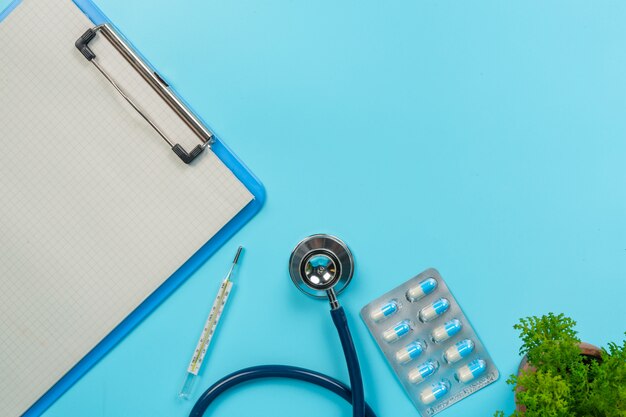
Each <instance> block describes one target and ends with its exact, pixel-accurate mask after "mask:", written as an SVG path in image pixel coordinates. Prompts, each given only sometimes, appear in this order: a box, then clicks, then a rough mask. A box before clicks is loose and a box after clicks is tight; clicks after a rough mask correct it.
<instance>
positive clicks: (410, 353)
mask: <svg viewBox="0 0 626 417" xmlns="http://www.w3.org/2000/svg"><path fill="white" fill-rule="evenodd" d="M424 350H426V346H425V344H424V343H423V342H420V341H415V342H413V343H409V344H408V345H406V346H405V347H403V348H402V349H400V350H399V351H397V352H396V362H398V363H399V364H405V363H409V362H411V361H412V360H413V359H415V358H417V357H418V356H419V355H421V354H422V352H424Z"/></svg>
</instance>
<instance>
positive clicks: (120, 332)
mask: <svg viewBox="0 0 626 417" xmlns="http://www.w3.org/2000/svg"><path fill="white" fill-rule="evenodd" d="M72 1H73V2H74V3H75V4H76V5H77V6H78V7H79V8H80V10H81V11H82V12H83V13H84V14H85V15H86V16H87V17H88V18H89V19H90V20H91V21H92V22H93V23H94V25H100V24H104V23H112V22H111V21H110V20H109V19H108V18H107V17H106V16H105V15H104V13H102V11H101V10H100V9H99V8H98V7H97V6H96V5H95V4H94V3H92V1H91V0H72ZM20 2H21V0H13V1H11V3H9V5H8V6H7V7H6V8H5V9H4V10H2V11H0V22H2V20H4V18H6V17H7V16H8V15H9V14H10V13H11V12H12V11H13V10H14V9H15V8H16V7H17V6H18V5H19V3H20ZM78 35H80V34H77V36H78ZM142 58H144V57H142ZM144 61H145V62H148V63H149V61H147V60H146V59H145V58H144ZM185 104H187V103H185ZM196 116H197V115H196ZM198 118H199V119H200V120H202V118H201V117H199V116H198ZM202 122H203V123H204V124H205V125H207V126H209V125H208V124H206V123H205V122H204V120H202ZM214 139H215V142H214V143H213V145H212V146H211V150H212V151H213V153H214V154H215V155H216V156H217V157H218V158H220V160H221V161H222V162H223V163H224V165H226V166H227V167H228V168H229V169H230V170H231V171H232V172H233V174H235V176H236V177H237V178H238V179H239V181H241V182H242V183H243V184H244V185H245V186H246V188H247V189H248V190H249V191H250V193H252V195H253V196H254V199H253V200H252V201H251V202H250V203H248V205H247V206H246V207H244V208H243V209H242V210H241V211H240V212H239V213H238V214H237V215H236V216H235V217H233V218H232V219H231V220H230V222H228V223H227V224H226V226H224V227H223V228H222V229H221V230H220V231H219V232H218V233H217V234H215V235H214V236H213V237H212V238H211V239H210V240H209V241H208V242H207V243H205V244H204V246H202V248H200V249H199V250H198V251H197V252H196V253H195V254H194V255H193V256H192V257H191V258H189V259H188V260H187V262H185V263H184V264H183V265H182V266H181V267H180V268H178V270H177V271H176V272H175V273H174V274H173V275H172V276H171V277H169V278H168V279H167V280H166V281H165V282H164V283H163V284H162V285H161V286H159V287H158V288H157V289H156V290H155V291H154V292H153V293H152V294H151V295H150V296H149V297H148V298H147V299H146V300H145V301H144V302H143V303H142V304H141V305H139V307H137V308H136V309H135V310H134V311H133V312H132V313H131V314H130V315H128V316H127V317H126V318H125V319H124V320H123V321H122V322H121V323H120V324H119V325H118V326H117V327H116V328H115V329H114V330H113V331H112V332H111V333H109V334H108V335H107V336H106V337H105V338H104V339H103V340H102V341H101V342H100V343H98V345H97V346H96V347H94V348H93V349H92V350H91V351H90V352H89V353H88V354H87V355H85V357H83V358H82V359H81V360H80V361H79V362H78V363H77V364H76V365H74V367H73V368H72V369H71V370H70V371H69V372H68V373H67V374H65V375H64V376H63V377H62V378H61V379H60V380H59V381H57V383H56V384H55V385H54V386H52V387H51V388H50V389H49V390H48V391H47V392H46V393H45V394H44V395H43V396H41V398H39V399H38V400H37V402H35V403H34V404H33V405H32V406H31V407H30V408H29V409H28V410H27V411H26V412H25V413H24V414H23V417H36V416H40V415H41V414H43V412H44V411H45V410H46V409H47V408H48V407H50V405H52V403H54V401H56V400H57V399H58V398H59V397H60V396H61V395H63V393H65V391H67V390H68V389H69V388H70V387H71V386H72V385H73V384H74V383H75V382H76V381H78V380H79V379H80V378H81V377H82V376H83V375H84V374H85V373H87V371H89V369H91V367H92V366H94V365H95V364H96V363H97V362H98V361H99V360H100V359H101V358H103V357H104V356H105V355H106V354H107V352H108V351H109V350H111V349H112V348H113V347H115V345H116V344H117V343H118V342H120V341H121V340H122V339H123V338H124V337H125V336H126V335H127V334H128V333H130V332H131V331H132V330H133V329H134V328H135V326H137V325H138V324H139V323H140V322H141V321H142V320H143V319H144V318H145V317H146V316H148V315H149V314H150V313H151V312H152V311H153V310H154V309H155V308H156V307H157V306H158V305H159V304H161V302H163V301H164V300H165V299H166V298H167V297H168V296H169V295H170V294H171V293H172V292H174V290H176V288H178V286H179V285H181V284H182V283H183V282H184V281H185V280H186V279H187V278H188V277H189V276H190V275H191V274H192V273H193V272H194V271H196V270H197V269H198V268H199V267H200V266H201V265H202V264H203V263H204V262H205V261H206V260H207V259H208V258H209V257H210V256H211V255H212V254H213V253H215V252H216V251H217V250H218V249H219V248H220V247H221V246H222V245H223V244H224V243H225V242H226V241H227V240H228V239H229V238H230V237H231V236H232V235H234V234H235V233H236V232H237V231H238V230H239V229H241V228H242V227H243V225H244V224H246V223H247V222H248V221H249V220H250V219H252V217H254V215H255V214H256V213H258V212H259V210H260V209H261V207H262V206H263V203H264V202H265V189H264V188H263V185H262V184H261V183H260V181H259V180H258V178H256V177H255V176H254V174H252V172H250V170H249V169H248V168H247V167H246V166H245V165H244V164H243V162H241V160H239V158H237V156H236V155H235V154H234V153H233V152H232V151H231V150H230V149H229V148H228V147H227V146H226V145H225V144H224V142H222V141H221V140H220V139H219V138H217V137H214Z"/></svg>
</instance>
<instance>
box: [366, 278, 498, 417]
mask: <svg viewBox="0 0 626 417" xmlns="http://www.w3.org/2000/svg"><path fill="white" fill-rule="evenodd" d="M361 317H362V318H363V320H364V321H365V324H366V325H367V328H368V329H369V331H370V333H371V334H372V336H373V337H374V339H375V340H376V343H377V344H378V347H379V348H380V349H381V350H382V352H383V354H384V355H385V357H386V358H387V362H389V365H391V367H392V368H393V370H394V372H395V374H396V376H397V377H398V379H399V380H400V382H401V383H402V385H403V386H404V389H405V390H406V392H407V394H408V395H409V397H410V398H411V400H412V401H413V403H414V404H415V407H416V408H417V410H418V411H419V412H420V414H421V415H422V416H432V415H435V414H437V413H438V412H440V411H442V410H444V409H446V408H448V407H450V406H451V405H452V404H454V403H456V402H459V401H461V400H462V399H463V398H465V397H467V396H468V395H471V394H473V393H474V392H476V391H478V390H479V389H481V388H484V387H486V386H487V385H489V384H491V383H492V382H495V381H496V380H497V379H498V377H499V376H500V373H499V372H498V369H497V368H496V366H495V364H494V363H493V361H492V360H491V357H490V356H489V354H488V353H487V350H486V349H485V347H484V346H483V344H482V343H481V342H480V339H479V338H478V335H477V334H476V332H475V331H474V329H473V328H472V326H471V325H470V323H469V321H468V320H467V317H465V314H463V311H462V310H461V307H460V306H459V304H458V303H457V301H456V299H455V298H454V296H453V295H452V293H451V292H450V290H449V289H448V286H447V285H446V283H445V282H444V280H443V279H442V278H441V275H439V272H437V270H435V269H428V270H426V271H424V272H422V273H421V274H419V275H417V276H416V277H413V278H411V279H410V280H408V281H407V282H405V283H404V284H402V285H400V286H399V287H396V288H394V289H393V290H391V291H389V292H388V293H386V294H385V295H383V296H381V297H378V298H377V299H375V300H374V301H372V302H371V303H369V304H368V305H366V306H365V307H363V309H361Z"/></svg>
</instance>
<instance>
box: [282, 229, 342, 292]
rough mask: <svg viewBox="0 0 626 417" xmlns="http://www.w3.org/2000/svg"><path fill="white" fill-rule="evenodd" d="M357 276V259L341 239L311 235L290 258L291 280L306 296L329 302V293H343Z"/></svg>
mask: <svg viewBox="0 0 626 417" xmlns="http://www.w3.org/2000/svg"><path fill="white" fill-rule="evenodd" d="M353 273H354V258H353V257H352V253H351V252H350V249H348V246H347V245H346V244H345V243H344V242H343V241H341V240H340V239H339V238H337V237H335V236H331V235H326V234H318V235H312V236H309V237H307V238H305V239H303V240H302V241H301V242H300V243H298V244H297V245H296V247H295V249H294V250H293V251H292V252H291V257H290V258H289V275H290V276H291V280H292V281H293V283H294V284H295V285H296V287H298V289H299V290H300V291H302V292H303V293H305V294H307V295H309V296H311V297H315V298H326V297H327V291H328V290H330V289H333V290H334V292H335V293H336V294H339V293H340V292H341V291H343V290H344V289H345V288H346V287H347V286H348V284H349V283H350V280H351V279H352V275H353Z"/></svg>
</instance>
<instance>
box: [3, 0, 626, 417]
mask: <svg viewBox="0 0 626 417" xmlns="http://www.w3.org/2000/svg"><path fill="white" fill-rule="evenodd" d="M3 3H6V1H4V0H3ZM96 4H98V6H100V7H101V9H102V10H103V11H104V13H105V14H106V15H107V16H108V17H109V18H110V19H111V20H112V21H113V22H115V23H116V25H117V26H118V27H119V28H120V29H121V30H122V31H123V32H124V33H125V34H126V35H127V37H128V38H129V39H130V40H131V41H132V42H133V43H134V44H135V45H136V46H137V47H138V48H139V49H140V50H141V51H142V53H143V54H144V55H145V56H146V57H147V58H148V59H149V60H150V61H151V62H152V63H153V64H154V65H155V66H156V67H157V68H158V69H159V70H160V72H161V73H162V74H163V75H164V76H165V78H167V80H168V81H169V82H170V83H171V84H173V85H174V87H175V88H176V89H177V90H178V91H179V92H180V93H181V94H182V95H183V96H184V97H185V99H186V100H187V101H188V102H189V103H190V104H191V105H192V107H193V108H194V109H195V110H196V111H197V112H198V113H199V114H200V115H201V116H202V117H203V118H204V119H205V120H207V121H208V122H209V124H210V125H211V126H212V127H213V129H214V130H215V131H216V132H217V133H218V134H219V135H220V137H221V138H222V139H223V140H224V141H225V142H226V143H227V144H228V145H229V146H230V147H231V148H232V149H233V150H234V151H235V153H237V155H238V156H240V157H241V158H242V159H243V161H244V162H245V163H246V164H247V165H248V166H249V167H250V168H251V169H252V171H253V172H255V174H257V175H258V176H259V177H260V179H261V181H262V182H263V183H264V184H265V186H266V188H267V192H268V200H267V203H266V206H265V207H264V209H263V210H262V211H261V213H260V214H259V215H257V217H255V218H254V219H253V220H252V222H250V223H249V224H248V225H247V226H246V227H245V228H244V229H243V230H242V231H241V232H239V233H238V234H237V235H235V237H234V238H233V239H231V240H230V241H229V242H228V243H227V244H226V245H225V246H224V247H223V248H222V249H221V250H220V251H219V252H217V253H216V255H215V256H213V257H212V258H211V259H210V261H208V262H207V263H206V264H205V265H204V266H203V267H202V268H201V269H200V270H199V271H198V272H197V273H196V274H194V275H193V276H192V277H191V278H190V279H189V280H188V281H187V282H186V283H185V284H184V285H183V286H182V287H181V288H180V289H179V290H178V291H176V292H175V293H174V294H173V295H172V296H171V297H169V298H168V299H167V301H166V302H164V303H163V304H162V305H161V306H160V307H159V308H158V309H157V311H155V312H154V313H153V314H152V315H151V316H149V317H148V318H147V319H146V320H145V321H144V322H143V323H142V324H141V325H140V326H139V327H138V328H137V329H136V330H135V331H134V332H133V333H132V334H130V335H129V336H128V337H127V338H125V340H124V341H123V342H122V343H120V344H119V345H118V346H117V347H116V348H115V349H114V350H113V351H111V352H110V354H108V355H107V356H106V357H105V358H104V359H103V360H102V361H100V362H99V363H98V364H97V365H96V366H95V367H94V368H93V369H92V370H91V371H90V372H89V373H88V374H87V375H86V376H85V377H83V378H82V379H81V380H80V382H78V383H77V384H76V385H74V386H73V387H72V388H71V389H70V390H69V391H68V392H67V393H66V394H65V395H64V396H63V397H62V398H61V399H60V400H58V401H57V402H56V403H55V404H54V405H53V406H52V407H51V408H50V409H49V410H48V411H47V412H46V413H45V416H46V417H61V416H62V417H73V416H85V415H88V416H92V417H100V416H103V417H104V416H114V417H124V416H175V415H177V416H183V415H186V413H188V411H189V410H190V408H191V406H192V403H191V402H180V401H178V400H177V399H176V394H177V392H178V390H179V388H180V385H181V384H182V382H183V378H184V373H185V368H186V366H187V363H188V360H189V357H190V355H191V353H192V350H193V347H194V346H195V343H196V340H197V337H198V332H199V330H200V328H201V327H202V324H203V322H204V319H205V317H206V314H207V312H208V310H209V308H210V304H211V302H212V298H213V296H214V294H215V291H216V290H217V288H218V285H219V281H220V280H221V278H222V277H223V275H224V273H225V272H226V270H227V268H228V264H229V262H230V261H231V258H232V256H233V254H234V251H235V249H236V246H237V245H239V244H243V245H244V246H245V247H246V253H245V254H244V256H243V258H242V264H241V269H240V270H239V275H238V276H237V277H236V279H235V281H236V284H235V285H236V287H235V291H234V293H233V295H232V297H233V299H232V303H231V304H230V305H229V308H228V311H227V312H226V316H225V319H224V320H223V322H222V324H221V328H220V329H219V330H218V334H217V338H216V343H215V344H214V345H213V346H212V347H211V349H210V352H209V356H208V359H207V361H206V365H205V369H204V370H203V373H202V378H201V385H202V387H207V386H208V385H210V384H211V383H212V382H213V381H214V380H216V379H217V378H219V377H221V376H222V375H223V374H225V373H228V372H231V371H233V370H236V369H239V368H241V367H245V366H250V365H256V364H261V363H285V364H293V365H299V366H305V367H311V368H314V369H316V370H319V371H322V372H327V373H330V374H331V375H335V376H337V377H339V378H341V379H343V380H347V372H346V370H345V366H344V363H343V359H342V358H341V355H339V354H338V351H339V349H340V347H339V342H338V340H337V338H336V336H335V334H334V328H333V326H332V324H331V321H330V319H329V317H328V314H327V310H328V307H327V304H326V303H325V302H321V301H316V300H311V299H305V298H303V296H302V295H301V294H300V293H299V292H298V291H297V290H295V288H294V287H293V285H292V284H291V281H290V280H289V277H288V274H287V260H288V257H289V253H290V251H291V249H292V248H293V246H294V245H295V244H296V243H297V242H298V241H299V240H300V239H301V238H302V237H304V236H306V235H308V234H311V233H317V232H328V233H333V234H336V235H338V236H340V237H341V238H343V239H344V240H345V241H346V242H347V243H348V244H349V245H350V247H351V249H352V250H353V252H354V254H355V257H356V262H357V268H356V274H355V279H354V282H353V283H352V285H351V286H350V288H349V289H348V290H347V291H346V293H345V294H344V296H343V297H342V303H343V304H344V306H345V307H346V308H347V310H348V311H349V314H350V321H351V324H352V328H353V335H354V338H355V341H356V344H357V349H358V351H359V354H360V359H361V362H362V365H363V373H364V377H365V384H366V397H367V399H368V401H369V402H370V404H371V405H372V407H373V408H374V410H375V411H376V412H377V413H378V415H379V416H381V417H382V416H406V415H415V409H414V408H413V406H412V404H411V403H410V401H409V400H408V398H407V397H406V395H405V394H404V392H403V390H402V388H401V387H400V385H399V384H398V383H397V381H396V380H395V378H394V376H393V375H392V373H391V370H390V369H389V368H388V366H387V365H386V364H385V362H384V360H383V357H382V354H381V353H380V352H379V351H378V349H377V347H376V346H375V344H374V342H373V340H372V339H371V338H370V336H369V334H368V333H367V330H366V328H365V326H364V325H363V323H362V322H361V320H360V319H359V317H358V311H359V309H360V308H361V307H362V306H363V305H364V304H366V303H368V302H369V301H370V300H372V299H373V298H375V297H377V296H379V295H380V294H382V293H384V292H386V291H388V290H389V289H391V288H392V287H395V286H396V285H398V284H400V283H402V282H404V281H405V280H407V279H409V278H410V277H412V276H413V275H415V274H416V273H418V272H420V271H422V270H424V269H426V268H427V267H431V266H432V267H436V268H438V269H439V271H440V272H441V273H442V275H443V276H444V278H445V279H446V280H447V283H448V285H449V286H450V288H451V289H452V291H453V292H454V293H455V296H456V297H457V299H458V301H459V302H460V303H461V306H462V308H463V309H464V310H465V313H466V314H467V315H468V317H469V318H470V320H471V321H472V323H473V325H474V327H475V328H476V330H477V331H478V333H479V334H480V336H481V339H482V340H483V342H484V343H485V345H486V347H487V349H488V350H489V351H490V353H491V355H492V356H493V358H494V360H495V361H496V364H497V365H498V367H499V369H500V372H501V374H502V376H503V377H501V379H500V380H499V381H498V382H497V383H495V384H494V385H492V386H490V387H488V388H486V389H484V390H482V391H480V392H478V393H477V394H475V395H472V396H470V397H468V398H467V399H465V400H463V401H462V402H461V403H459V404H456V405H454V406H452V407H451V408H449V409H447V410H446V411H444V412H443V413H441V414H440V416H441V417H451V416H466V415H490V414H491V413H492V412H493V410H495V409H498V408H500V409H505V410H508V411H511V410H512V408H513V395H512V393H511V391H510V388H509V387H508V386H507V385H506V383H505V379H506V375H508V374H510V373H512V372H514V371H515V369H516V367H517V365H518V362H519V357H518V354H517V350H518V347H519V341H518V339H517V335H516V333H515V331H514V330H513V329H512V327H511V326H512V325H513V324H514V323H515V322H516V321H517V319H518V318H519V317H522V316H527V315H532V314H542V313H546V312H548V311H554V312H563V313H566V314H568V315H571V316H573V317H574V318H575V319H576V320H577V321H578V327H577V328H578V330H579V331H580V336H581V338H582V339H583V340H585V341H589V342H591V343H595V344H598V345H605V344H606V342H608V341H618V340H622V339H623V338H624V335H623V332H624V330H626V324H625V322H626V321H625V320H624V318H626V303H625V302H624V297H625V294H626V219H625V214H626V187H625V180H626V163H625V156H626V48H625V47H624V39H626V26H625V25H624V24H623V22H624V19H625V18H626V3H624V2H619V1H597V2H586V1H554V2H549V3H546V2H540V1H515V2H501V1H496V0H493V1H483V0H480V1H473V2H450V1H423V0H397V1H394V2H379V1H371V0H361V1H339V2H338V1H336V0H334V1H331V0H318V1H315V2H311V1H309V2H304V1H301V2H295V1H285V0H284V1H274V0H268V1H265V2H258V1H253V0H231V1H215V0H195V1H180V2H176V5H175V6H174V3H173V2H171V1H165V0H153V1H150V2H148V1H134V2H129V1H127V0H96ZM196 394H199V390H198V391H197V392H196ZM296 414H297V415H300V416H305V417H306V416H320V415H327V416H345V415H349V407H348V406H347V405H346V404H344V403H343V402H342V401H341V400H339V399H337V398H334V397H332V396H331V395H330V394H327V393H325V392H323V391H320V390H317V389H315V388H310V387H308V386H305V385H300V384H298V383H289V382H282V381H272V382H269V383H265V384H254V385H248V386H246V387H242V388H239V389H236V390H234V391H233V392H232V393H231V394H229V395H227V396H225V397H224V398H223V399H221V400H220V401H218V402H217V403H216V404H215V408H214V413H213V414H212V415H235V416H240V415H257V416H276V417H280V416H293V415H296Z"/></svg>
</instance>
